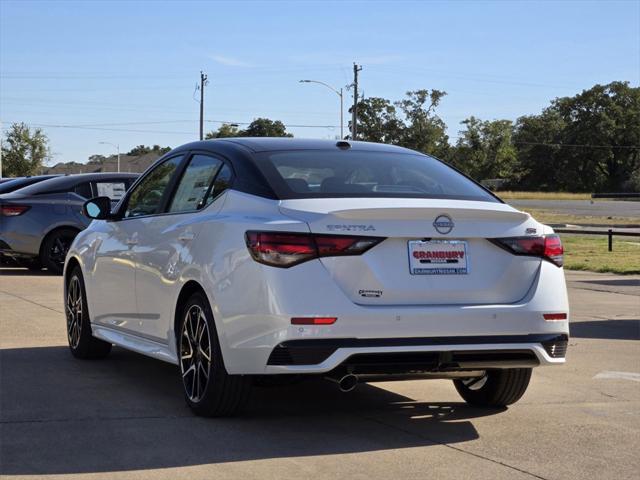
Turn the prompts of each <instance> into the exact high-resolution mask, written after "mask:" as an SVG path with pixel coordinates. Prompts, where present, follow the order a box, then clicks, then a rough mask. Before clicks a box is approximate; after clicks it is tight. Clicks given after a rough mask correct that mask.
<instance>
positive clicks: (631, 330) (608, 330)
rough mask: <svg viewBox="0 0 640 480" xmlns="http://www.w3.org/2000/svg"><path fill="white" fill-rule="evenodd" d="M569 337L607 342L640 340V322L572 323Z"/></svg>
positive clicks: (603, 321)
mask: <svg viewBox="0 0 640 480" xmlns="http://www.w3.org/2000/svg"><path fill="white" fill-rule="evenodd" d="M569 336H570V337H573V338H601V339H607V340H640V320H632V319H624V320H593V321H585V322H571V323H570V324H569Z"/></svg>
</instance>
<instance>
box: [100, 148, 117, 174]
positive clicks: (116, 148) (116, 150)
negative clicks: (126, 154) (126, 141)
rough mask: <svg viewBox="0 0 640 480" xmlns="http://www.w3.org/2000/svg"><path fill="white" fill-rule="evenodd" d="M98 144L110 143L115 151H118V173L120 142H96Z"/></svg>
mask: <svg viewBox="0 0 640 480" xmlns="http://www.w3.org/2000/svg"><path fill="white" fill-rule="evenodd" d="M98 143H99V144H100V145H111V146H112V147H116V152H118V173H120V144H119V143H111V142H98Z"/></svg>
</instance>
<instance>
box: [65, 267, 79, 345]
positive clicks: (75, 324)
mask: <svg viewBox="0 0 640 480" xmlns="http://www.w3.org/2000/svg"><path fill="white" fill-rule="evenodd" d="M66 310H67V337H68V339H69V345H70V346H71V348H77V347H78V343H80V334H81V333H82V288H81V287H80V279H79V278H78V277H76V276H74V277H72V278H71V281H70V282H69V286H68V287H67V304H66Z"/></svg>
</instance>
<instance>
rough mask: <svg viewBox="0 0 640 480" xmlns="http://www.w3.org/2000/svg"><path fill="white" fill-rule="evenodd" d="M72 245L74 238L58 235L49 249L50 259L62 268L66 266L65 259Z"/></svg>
mask: <svg viewBox="0 0 640 480" xmlns="http://www.w3.org/2000/svg"><path fill="white" fill-rule="evenodd" d="M72 243H73V237H70V236H67V235H58V236H57V237H56V238H55V239H54V241H53V243H52V244H51V247H50V248H49V258H50V259H51V261H52V262H53V263H56V264H58V265H60V266H62V265H64V260H65V257H66V256H67V252H68V251H69V248H70V247H71V244H72Z"/></svg>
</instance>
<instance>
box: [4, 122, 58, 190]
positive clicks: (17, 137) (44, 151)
mask: <svg viewBox="0 0 640 480" xmlns="http://www.w3.org/2000/svg"><path fill="white" fill-rule="evenodd" d="M48 156H49V139H48V138H47V136H46V135H45V134H44V132H43V131H42V130H41V129H39V128H36V129H34V130H33V131H32V130H31V129H30V128H29V126H28V125H26V124H24V123H14V124H12V125H11V127H9V131H8V132H7V134H6V137H5V139H4V141H3V142H2V175H3V176H7V177H22V176H28V175H37V174H39V173H40V169H41V168H42V166H43V164H44V162H45V160H46V158H47V157H48Z"/></svg>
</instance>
